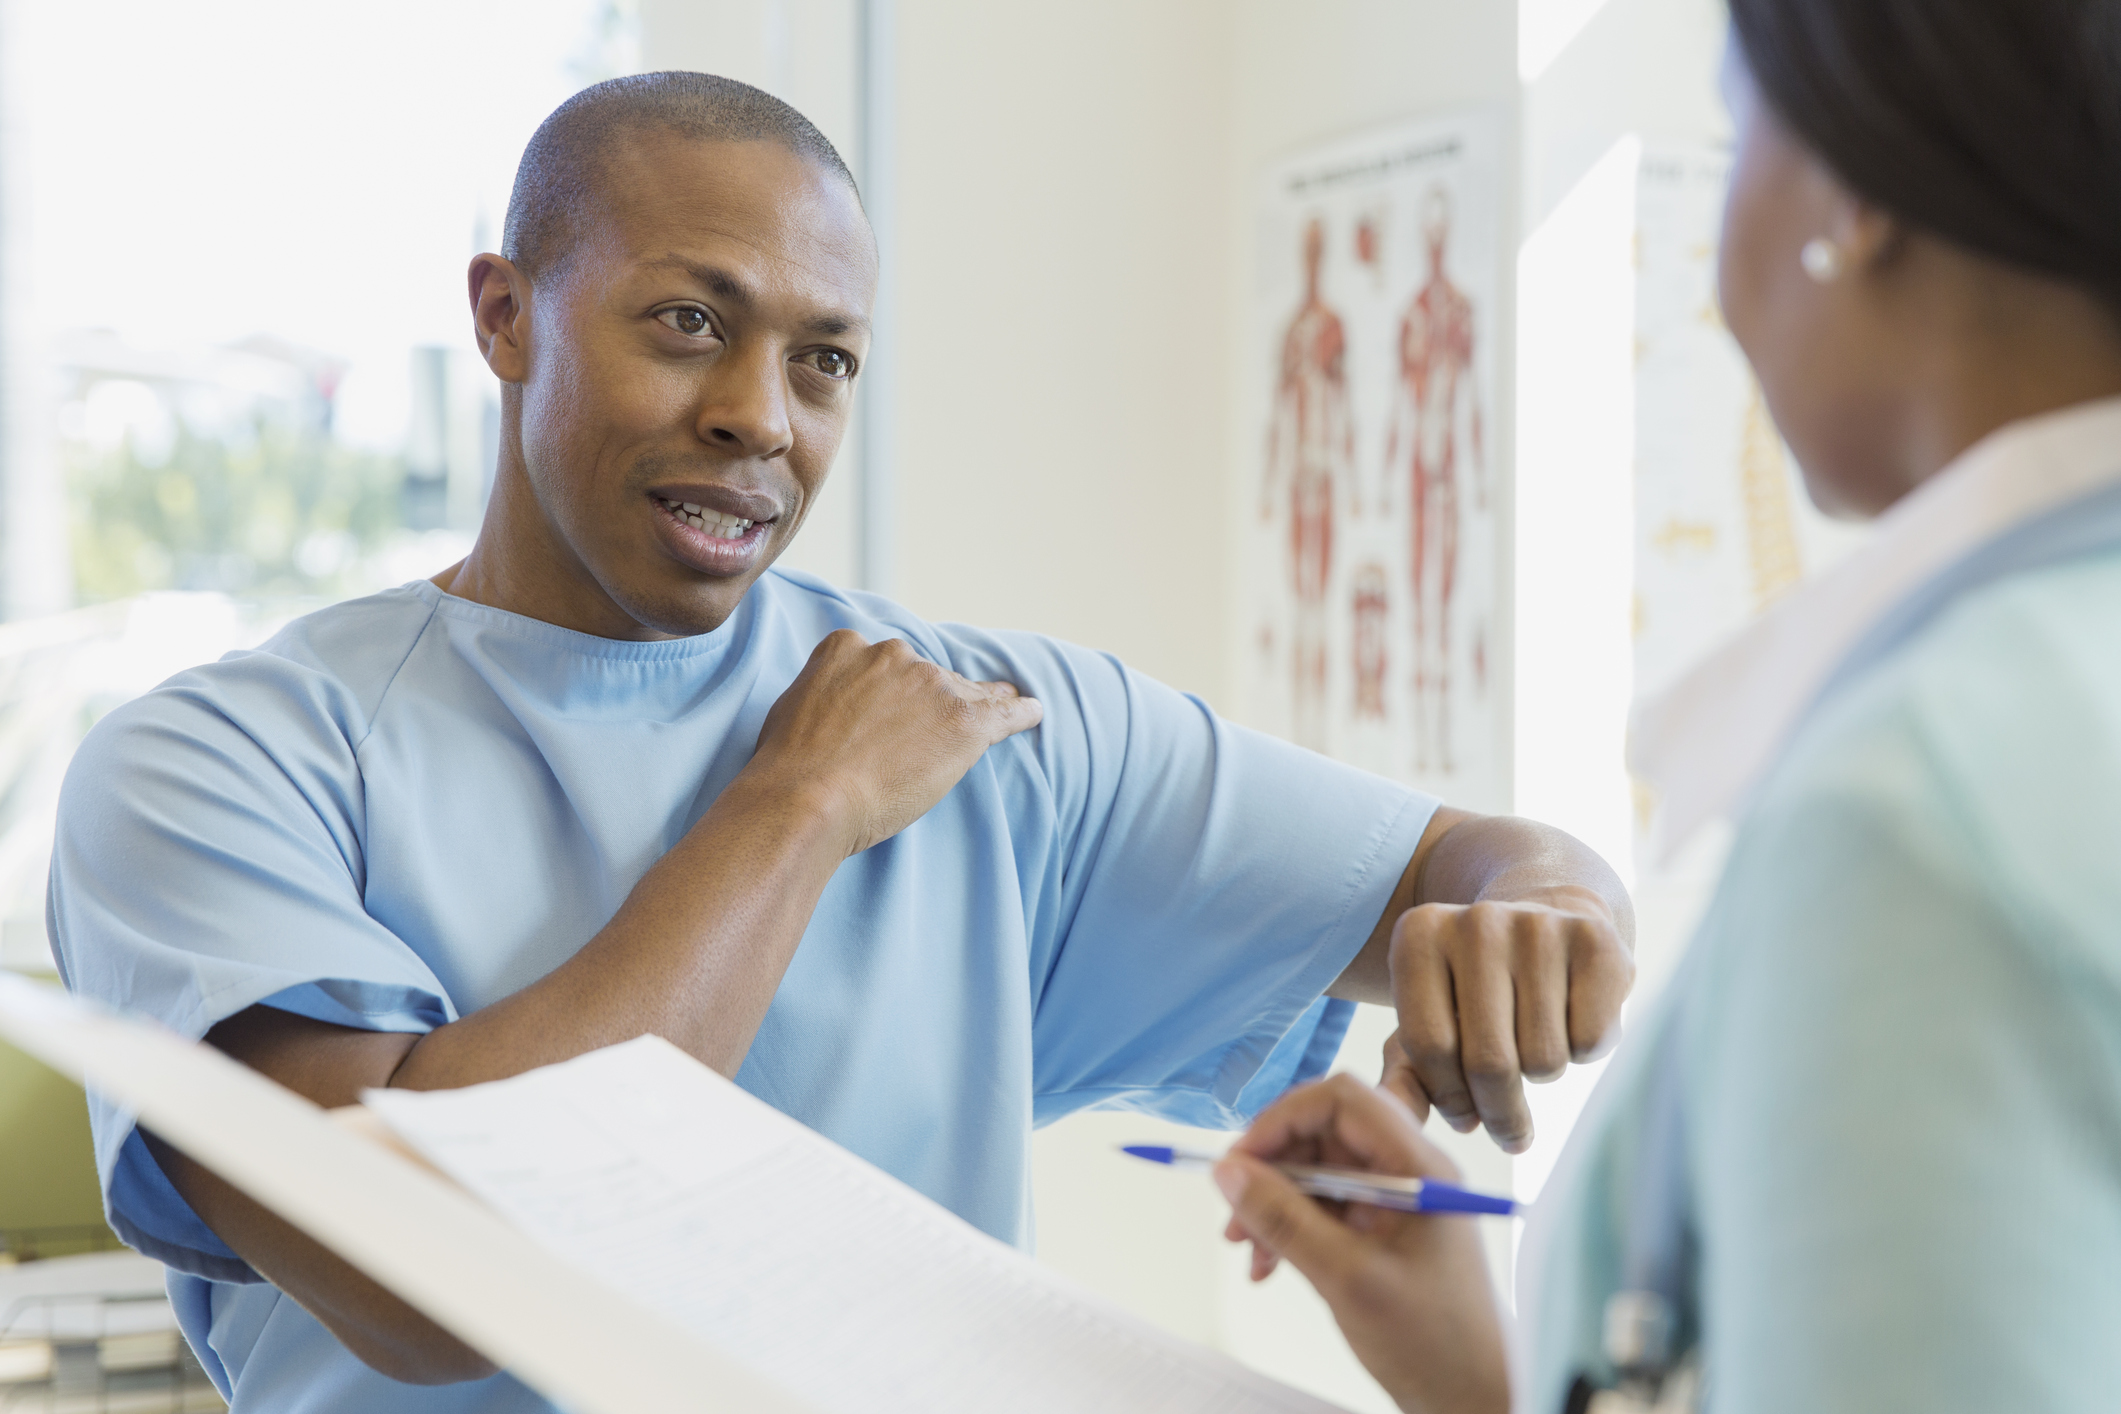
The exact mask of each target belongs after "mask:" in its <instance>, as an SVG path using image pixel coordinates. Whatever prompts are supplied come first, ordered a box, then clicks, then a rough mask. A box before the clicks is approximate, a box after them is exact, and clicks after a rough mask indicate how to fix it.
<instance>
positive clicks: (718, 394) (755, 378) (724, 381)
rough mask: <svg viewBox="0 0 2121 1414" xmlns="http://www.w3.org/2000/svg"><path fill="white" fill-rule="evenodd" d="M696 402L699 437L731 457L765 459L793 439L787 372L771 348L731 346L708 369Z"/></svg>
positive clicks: (781, 451)
mask: <svg viewBox="0 0 2121 1414" xmlns="http://www.w3.org/2000/svg"><path fill="white" fill-rule="evenodd" d="M702 391H703V393H704V395H705V396H704V397H703V398H702V399H701V402H700V411H699V421H698V429H699V436H700V440H701V441H703V442H706V443H708V444H709V445H711V446H714V447H716V448H719V449H720V450H722V451H725V452H728V453H730V454H731V455H733V456H739V457H747V458H757V459H760V460H765V459H767V458H771V457H778V456H784V455H786V454H787V452H788V449H789V448H790V447H791V446H793V445H794V443H795V431H794V429H793V428H792V427H791V426H790V424H789V421H788V371H787V369H786V368H785V367H784V366H783V363H782V359H781V356H780V351H779V350H778V349H774V348H764V347H756V346H753V347H745V346H744V345H741V344H739V345H736V346H734V347H732V348H730V349H729V351H728V352H727V353H725V354H724V355H723V356H722V357H721V358H719V359H716V360H715V361H714V364H713V366H712V368H711V369H710V370H709V372H708V374H707V379H706V385H705V387H704V388H703V390H702Z"/></svg>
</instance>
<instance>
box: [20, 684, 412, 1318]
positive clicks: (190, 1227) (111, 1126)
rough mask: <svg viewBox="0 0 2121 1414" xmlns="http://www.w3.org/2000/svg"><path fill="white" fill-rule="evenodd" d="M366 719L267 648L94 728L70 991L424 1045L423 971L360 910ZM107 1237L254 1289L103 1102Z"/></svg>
mask: <svg viewBox="0 0 2121 1414" xmlns="http://www.w3.org/2000/svg"><path fill="white" fill-rule="evenodd" d="M360 715H361V714H360V712H359V709H358V704H356V703H354V702H353V701H352V700H351V699H350V697H349V696H348V695H347V694H346V692H345V691H344V689H343V688H340V687H339V686H338V685H337V684H336V683H334V682H333V681H332V680H331V679H330V678H329V677H327V676H325V675H323V674H321V673H318V672H316V671H313V670H311V669H307V668H304V667H302V666H300V665H298V664H295V663H291V662H289V661H287V660H285V659H281V658H276V657H274V656H272V655H270V654H264V653H255V654H245V655H240V656H238V657H235V658H232V659H229V660H224V661H223V662H221V663H218V664H215V665H213V666H212V667H210V668H206V669H201V670H195V671H193V672H190V673H186V674H182V675H180V676H179V677H176V678H174V679H172V680H171V681H170V682H168V683H166V684H164V685H163V686H162V687H160V688H157V689H156V690H155V691H154V692H152V693H150V694H149V695H147V696H146V697H144V698H140V699H138V700H136V701H134V702H130V703H127V704H126V705H125V706H123V707H120V708H119V709H117V710H116V711H114V712H113V713H111V715H110V716H109V717H107V718H105V719H104V721H102V722H101V723H99V724H98V725H97V727H96V728H95V730H94V731H92V732H91V733H90V734H89V736H88V739H87V741H86V742H84V743H83V745H82V747H81V750H80V751H79V752H78V753H77V755H76V756H75V759H74V762H73V765H72V767H71V768H70V769H69V771H68V773H67V778H66V784H65V786H64V788H63V790H62V792H61V796H60V806H59V820H58V833H57V838H56V840H55V842H54V848H53V853H52V875H51V887H50V891H49V894H48V904H47V911H48V920H47V921H48V926H49V929H50V933H51V938H52V943H53V950H54V952H55V954H56V955H57V958H58V962H59V967H60V971H61V973H62V975H63V977H64V979H65V981H66V984H67V986H68V987H69V988H70V989H72V990H73V991H75V992H77V993H80V994H83V995H86V996H90V997H94V998H97V999H99V1000H101V1001H103V1002H105V1003H108V1004H109V1005H112V1006H115V1007H118V1008H121V1009H123V1010H126V1011H130V1012H134V1013H137V1014H140V1015H144V1016H147V1017H149V1018H152V1019H153V1020H156V1021H159V1022H161V1023H162V1024H163V1025H165V1026H167V1027H169V1028H170V1029H172V1030H174V1031H176V1032H178V1033H179V1034H180V1035H183V1036H187V1037H191V1038H198V1037H201V1036H204V1035H205V1034H206V1032H207V1030H208V1029H209V1028H211V1027H212V1026H213V1025H214V1024H215V1023H216V1022H218V1021H221V1020H223V1019H224V1018H226V1017H229V1016H232V1015H234V1014H235V1013H237V1012H239V1011H242V1010H244V1009H245V1008H246V1007H250V1006H253V1005H256V1004H258V1003H261V1002H263V1003H269V1004H271V1005H273V1006H276V1007H279V1008H281V1009H283V1010H288V1011H294V1012H298V1013H301V1014H303V1015H306V1016H311V1017H315V1018H316V1019H318V1020H321V1021H328V1022H333V1023H336V1024H338V1025H341V1026H354V1027H362V1028H366V1029H369V1030H377V1031H413V1032H424V1031H428V1030H432V1029H433V1028H435V1027H437V1026H440V1025H442V1024H443V1023H444V1022H446V1021H449V1020H451V1019H453V1017H454V1013H453V1011H452V1009H451V1007H450V1004H449V1001H448V999H447V997H446V994H445V993H444V991H443V988H442V984H441V983H440V982H439V981H438V980H437V979H436V977H435V975H434V973H433V972H432V971H431V970H430V969H429V968H428V966H427V965H426V964H425V963H424V962H423V961H422V960H421V959H420V958H419V957H418V956H417V955H416V954H415V953H414V952H413V951H412V950H411V949H410V948H408V947H407V946H406V945H405V944H404V943H403V942H402V941H400V940H399V939H398V938H397V937H396V936H395V935H393V934H392V933H391V932H390V931H389V930H387V929H385V928H384V927H383V926H382V925H381V924H379V923H377V922H376V921H375V920H374V919H372V918H370V917H369V916H368V914H367V913H366V912H365V911H364V910H363V908H362V890H363V884H364V871H363V866H362V858H361V839H362V816H361V810H362V796H361V782H360V774H359V771H358V768H357V765H356V762H355V757H354V753H355V749H356V746H357V745H358V737H357V735H356V733H358V731H359V730H360ZM89 1109H90V1120H91V1123H92V1126H93V1128H94V1131H95V1142H96V1163H97V1168H98V1172H99V1174H100V1176H101V1178H102V1182H103V1189H104V1199H105V1204H106V1208H107V1211H108V1214H109V1217H110V1222H111V1225H112V1227H113V1228H114V1229H115V1230H116V1232H117V1233H118V1235H119V1236H120V1237H122V1238H124V1239H125V1240H126V1241H127V1242H128V1243H130V1244H132V1245H133V1246H134V1247H137V1248H138V1249H139V1250H140V1251H142V1252H145V1253H147V1254H148V1255H149V1256H152V1257H154V1258H156V1259H158V1260H160V1261H162V1262H164V1263H166V1264H168V1265H169V1266H172V1267H174V1268H177V1269H179V1270H181V1271H186V1272H191V1273H195V1274H197V1275H200V1276H204V1277H209V1278H212V1279H215V1280H221V1281H253V1280H256V1279H257V1278H256V1276H255V1275H254V1274H253V1273H252V1272H251V1271H250V1268H249V1267H248V1266H247V1265H246V1264H245V1263H244V1262H242V1261H241V1259H239V1258H238V1257H237V1256H236V1255H235V1254H234V1253H233V1252H231V1251H230V1250H229V1249H228V1247H227V1246H226V1245H225V1244H223V1243H222V1242H221V1241H220V1239H219V1238H217V1237H215V1236H214V1235H213V1233H212V1232H210V1231H209V1230H208V1229H207V1228H206V1226H205V1224H204V1223H202V1222H201V1221H200V1220H199V1218H198V1217H197V1216H196V1215H195V1214H194V1213H193V1212H192V1211H191V1209H190V1207H189V1206H188V1205H187V1204H186V1203H185V1202H184V1201H183V1199H181V1198H180V1197H178V1196H177V1193H176V1190H175V1189H174V1188H172V1187H171V1186H170V1183H169V1181H168V1179H167V1178H165V1177H164V1176H163V1174H162V1171H161V1168H160V1167H159V1166H158V1165H157V1164H156V1162H155V1160H154V1158H153V1157H152V1155H150V1154H149V1152H148V1150H147V1148H146V1146H145V1144H144V1143H143V1142H142V1140H141V1138H140V1135H139V1133H138V1131H137V1130H136V1129H135V1127H134V1124H133V1117H132V1116H131V1115H130V1114H128V1113H126V1112H125V1111H123V1110H122V1109H119V1108H118V1107H116V1106H113V1105H111V1104H109V1103H108V1102H106V1101H104V1100H102V1099H101V1098H100V1097H98V1096H95V1095H93V1094H92V1095H91V1096H90V1100H89Z"/></svg>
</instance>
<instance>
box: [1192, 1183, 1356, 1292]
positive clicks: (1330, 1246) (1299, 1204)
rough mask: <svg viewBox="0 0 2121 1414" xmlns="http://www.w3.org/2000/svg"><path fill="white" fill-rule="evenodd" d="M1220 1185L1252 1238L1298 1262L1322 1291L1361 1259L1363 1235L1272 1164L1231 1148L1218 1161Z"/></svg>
mask: <svg viewBox="0 0 2121 1414" xmlns="http://www.w3.org/2000/svg"><path fill="white" fill-rule="evenodd" d="M1215 1186H1216V1187H1217V1188H1220V1189H1221V1190H1222V1192H1223V1197H1225V1198H1227V1199H1228V1200H1229V1202H1230V1207H1231V1209H1232V1211H1233V1212H1235V1214H1236V1215H1237V1221H1238V1222H1239V1223H1240V1224H1242V1225H1243V1226H1244V1229H1245V1232H1246V1233H1247V1234H1248V1235H1249V1236H1250V1237H1251V1238H1252V1240H1253V1241H1255V1242H1258V1243H1260V1244H1261V1245H1263V1246H1265V1247H1266V1248H1267V1250H1268V1251H1270V1252H1273V1253H1275V1254H1276V1255H1277V1256H1281V1257H1286V1258H1287V1259H1288V1260H1289V1261H1290V1262H1292V1263H1294V1264H1295V1266H1296V1269H1297V1270H1298V1271H1300V1272H1302V1273H1303V1274H1304V1275H1305V1276H1307V1277H1309V1278H1310V1279H1311V1284H1312V1285H1313V1286H1315V1287H1318V1288H1319V1290H1320V1292H1321V1293H1328V1292H1329V1291H1330V1290H1331V1289H1332V1288H1333V1287H1336V1286H1338V1285H1339V1284H1340V1282H1341V1281H1342V1280H1343V1279H1344V1278H1345V1277H1346V1276H1347V1274H1348V1273H1349V1272H1350V1271H1351V1270H1352V1269H1353V1268H1354V1266H1355V1264H1356V1262H1357V1261H1358V1260H1359V1259H1360V1255H1361V1250H1362V1239H1361V1238H1359V1237H1357V1236H1356V1235H1355V1234H1354V1233H1352V1232H1350V1231H1349V1230H1348V1229H1347V1227H1346V1226H1345V1225H1343V1224H1342V1223H1341V1222H1340V1221H1339V1220H1338V1219H1337V1218H1335V1217H1333V1215H1332V1214H1330V1213H1328V1212H1327V1211H1326V1210H1325V1209H1324V1208H1321V1207H1319V1206H1318V1204H1316V1203H1314V1202H1312V1201H1311V1200H1310V1199H1309V1198H1306V1197H1305V1196H1304V1195H1303V1194H1302V1193H1300V1192H1298V1191H1297V1189H1296V1185H1294V1184H1292V1183H1290V1182H1289V1180H1288V1179H1286V1178H1284V1177H1283V1176H1282V1175H1281V1174H1280V1173H1279V1172H1278V1171H1276V1170H1275V1169H1274V1168H1272V1167H1271V1166H1269V1165H1267V1164H1263V1163H1261V1162H1260V1161H1259V1160H1257V1159H1254V1158H1251V1157H1249V1156H1247V1155H1244V1154H1231V1155H1229V1156H1228V1157H1226V1158H1224V1159H1223V1161H1222V1162H1221V1163H1219V1164H1217V1165H1216V1166H1215Z"/></svg>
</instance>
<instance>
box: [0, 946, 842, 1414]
mask: <svg viewBox="0 0 2121 1414" xmlns="http://www.w3.org/2000/svg"><path fill="white" fill-rule="evenodd" d="M0 1039H4V1040H6V1041H8V1042H10V1043H12V1044H13V1045H15V1046H17V1047H19V1048H20V1049H22V1050H24V1051H27V1052H28V1053H29V1054H30V1055H33V1056H35V1057H37V1058H38V1059H39V1060H41V1061H43V1062H44V1063H45V1064H46V1065H49V1066H51V1067H52V1068H53V1069H54V1070H57V1071H59V1072H60V1073H61V1074H64V1075H68V1076H71V1077H72V1078H73V1079H75V1080H78V1081H81V1082H83V1083H85V1084H87V1085H90V1086H92V1087H94V1088H96V1089H98V1090H100V1091H102V1092H104V1093H105V1094H107V1095H109V1096H111V1097H112V1098H114V1099H116V1100H117V1101H118V1102H119V1103H120V1104H122V1105H126V1106H128V1107H130V1108H131V1109H132V1110H134V1111H135V1112H136V1113H137V1114H138V1115H139V1117H140V1122H141V1123H143V1124H145V1125H147V1126H149V1127H150V1128H152V1129H153V1130H155V1132H156V1133H158V1134H160V1135H162V1136H163V1137H164V1138H166V1139H168V1140H169V1141H170V1142H171V1143H172V1144H174V1145H176V1146H177V1147H178V1148H180V1149H182V1150H184V1151H185V1152H186V1153H188V1154H190V1155H191V1156H192V1157H193V1158H195V1159H197V1160H198V1161H199V1162H200V1163H202V1164H205V1165H206V1166H207V1167H208V1168H211V1169H213V1170H214V1171H215V1172H217V1173H219V1174H220V1175H221V1176H222V1177H224V1178H226V1179H227V1180H228V1181H229V1182H231V1183H233V1184H235V1185H236V1186H237V1187H238V1188H241V1189H242V1190H243V1191H244V1192H246V1193H248V1194H250V1195H251V1196H252V1197H253V1198H256V1199H257V1200H258V1201H259V1202H261V1203H263V1204H264V1205H265V1206H266V1207H268V1208H270V1209H272V1210H273V1211H274V1212H276V1213H278V1214H279V1215H280V1216H282V1217H284V1218H286V1219H287V1220H288V1221H289V1222H292V1223H294V1224H295V1225H296V1226H297V1227H300V1228H301V1229H302V1230H303V1231H305V1232H307V1233H309V1234H310V1235H311V1236H312V1237H315V1238H316V1239H317V1240H318V1241H319V1242H322V1243H323V1244H324V1245H325V1246H327V1247H329V1248H331V1249H332V1250H333V1251H335V1252H337V1253H338V1254H339V1255H340V1256H342V1257H344V1258H346V1259H347V1260H348V1261H350V1262H352V1263H353V1264H354V1265H355V1266H357V1267H359V1268H361V1269H362V1270H363V1271H365V1272H367V1273H368V1274H369V1275H370V1276H372V1277H374V1278H375V1279H376V1280H377V1281H380V1282H381V1283H382V1284H383V1285H385V1286H387V1287H389V1288H390V1289H391V1290H393V1291H395V1292H397V1293H398V1294H399V1295H400V1296H402V1297H404V1298H405V1299H406V1300H407V1301H409V1302H410V1303H411V1304H412V1305H414V1306H415V1307H417V1308H419V1309H420V1310H422V1311H424V1312H426V1313H427V1315H428V1316H429V1317H431V1318H432V1319H434V1320H436V1321H438V1322H439V1323H441V1324H442V1325H443V1326H446V1327H447V1328H448V1329H450V1330H452V1331H454V1332H455V1333H456V1334H457V1335H458V1336H459V1337H460V1338H461V1339H463V1340H464V1341H465V1342H466V1343H467V1344H469V1345H470V1346H472V1347H473V1348H474V1349H476V1350H479V1351H480V1352H482V1353H483V1354H485V1355H486V1356H487V1357H488V1358H489V1359H492V1360H494V1361H495V1362H497V1363H499V1364H501V1365H503V1366H506V1367H507V1368H508V1369H509V1370H511V1371H513V1372H514V1373H515V1374H516V1376H517V1377H518V1378H520V1379H522V1380H523V1381H524V1382H525V1383H527V1384H529V1385H531V1386H532V1387H533V1388H536V1389H538V1390H540V1391H541V1392H543V1393H544V1394H545V1395H546V1396H548V1397H549V1398H551V1399H553V1400H554V1401H556V1402H558V1403H560V1404H563V1405H565V1406H566V1407H567V1408H569V1409H571V1410H574V1411H576V1414H640V1411H643V1410H658V1411H661V1410H680V1411H702V1414H704V1411H723V1410H727V1411H742V1412H743V1414H814V1409H813V1407H812V1406H810V1405H808V1404H807V1403H805V1402H803V1401H799V1400H797V1399H795V1398H793V1397H791V1396H790V1395H789V1394H787V1393H786V1392H785V1391H783V1390H781V1389H779V1388H777V1387H775V1386H773V1385H771V1384H769V1383H768V1382H767V1381H766V1380H765V1379H763V1378H762V1377H760V1376H759V1375H757V1374H756V1373H754V1371H753V1368H752V1367H751V1366H750V1363H749V1362H748V1361H741V1362H740V1361H738V1360H736V1359H733V1358H730V1357H728V1356H725V1355H723V1354H722V1353H721V1352H720V1351H719V1350H717V1349H716V1348H714V1347H712V1346H709V1345H707V1344H705V1343H703V1342H701V1341H700V1340H698V1339H697V1338H696V1337H694V1336H692V1335H691V1334H689V1333H688V1332H687V1331H686V1330H684V1329H682V1328H681V1327H680V1326H679V1325H678V1324H677V1323H676V1322H675V1321H673V1320H672V1319H671V1317H669V1316H667V1315H665V1314H663V1313H661V1312H658V1311H655V1310H654V1309H652V1308H649V1307H646V1306H643V1305H642V1304H641V1303H640V1302H638V1301H637V1300H633V1299H630V1298H628V1297H624V1296H620V1295H618V1294H616V1293H614V1292H613V1291H612V1290H611V1289H610V1288H609V1287H607V1286H605V1285H604V1284H603V1283H601V1282H599V1281H597V1280H596V1279H595V1278H594V1277H591V1276H589V1275H587V1274H585V1273H583V1272H582V1271H580V1270H579V1269H578V1268H577V1267H576V1266H575V1265H574V1264H572V1263H569V1262H567V1261H566V1260H565V1259H563V1258H561V1257H558V1256H555V1255H553V1254H552V1253H551V1252H549V1251H548V1250H547V1249H546V1248H545V1247H544V1246H541V1245H540V1244H539V1243H537V1242H536V1241H534V1240H532V1239H531V1238H529V1237H527V1236H525V1235H524V1234H523V1233H521V1232H519V1231H518V1230H516V1229H515V1228H512V1227H510V1226H509V1225H508V1224H506V1223H505V1222H503V1221H502V1220H501V1219H499V1218H498V1217H496V1216H495V1215H494V1214H493V1213H492V1212H490V1211H489V1210H488V1209H486V1208H484V1207H482V1206H480V1204H478V1203H477V1202H475V1201H473V1200H472V1199H471V1198H470V1197H468V1196H466V1195H465V1194H464V1193H462V1192H460V1191H459V1190H457V1189H456V1188H453V1187H451V1186H450V1185H449V1184H448V1183H445V1182H443V1181H442V1180H441V1179H439V1178H436V1177H435V1176H434V1175H433V1174H430V1173H426V1172H423V1171H422V1170H421V1169H419V1168H418V1167H417V1166H416V1165H414V1164H412V1163H409V1162H408V1161H406V1160H405V1159H403V1158H401V1157H399V1156H397V1155H395V1154H392V1153H390V1152H389V1151H387V1150H385V1149H383V1148H382V1147H380V1146H378V1145H376V1144H373V1143H370V1142H368V1141H366V1140H363V1139H360V1138H357V1137H355V1136H354V1135H353V1134H351V1133H349V1132H347V1131H345V1130H343V1129H341V1128H340V1127H339V1126H337V1125H335V1124H333V1123H332V1122H331V1121H330V1120H328V1119H326V1118H325V1116H324V1112H323V1111H322V1110H320V1109H318V1108H317V1107H316V1106H315V1105H313V1104H311V1103H309V1101H307V1100H305V1099H302V1098H301V1097H300V1096H298V1095H295V1094H293V1093H291V1092H290V1091H287V1090H285V1089H283V1088H281V1087H280V1086H278V1085H275V1084H273V1082H271V1081H270V1080H267V1079H266V1078H265V1077H264V1076H262V1075H259V1074H257V1073H256V1072H255V1071H252V1070H248V1069H245V1068H244V1067H243V1066H241V1065H238V1064H237V1063H236V1062H234V1061H232V1060H230V1059H229V1058H228V1057H226V1056H224V1055H222V1054H221V1053H220V1052H218V1051H215V1050H212V1049H210V1048H208V1047H205V1046H198V1045H193V1044H191V1043H190V1042H188V1041H185V1040H183V1039H182V1038H180V1037H177V1036H175V1035H172V1034H171V1033H170V1032H168V1031H166V1030H164V1029H162V1028H161V1027H159V1026H155V1025H152V1024H150V1023H147V1022H143V1021H137V1020H132V1019H129V1018H125V1017H120V1016H116V1015H114V1014H112V1013H110V1012H107V1011H104V1010H103V1009H101V1008H99V1007H94V1006H90V1005H87V1004H85V1003H82V1002H79V1001H76V1000H73V999H72V998H69V997H68V996H67V995H66V994H65V993H63V992H61V991H60V990H59V989H58V988H56V987H50V986H45V985H43V984H41V983H36V982H31V981H29V980H27V979H26V978H22V977H17V976H13V975H10V974H8V973H5V972H0Z"/></svg>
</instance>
